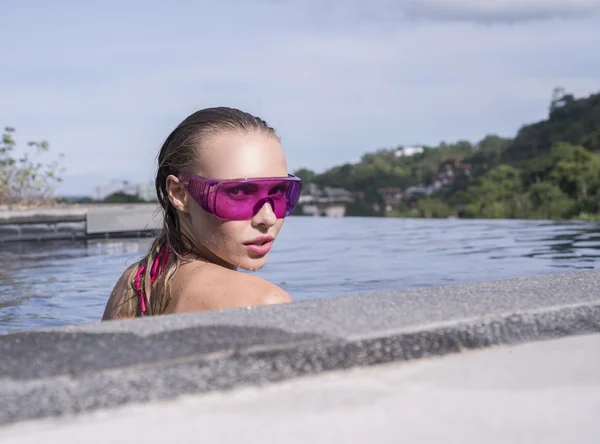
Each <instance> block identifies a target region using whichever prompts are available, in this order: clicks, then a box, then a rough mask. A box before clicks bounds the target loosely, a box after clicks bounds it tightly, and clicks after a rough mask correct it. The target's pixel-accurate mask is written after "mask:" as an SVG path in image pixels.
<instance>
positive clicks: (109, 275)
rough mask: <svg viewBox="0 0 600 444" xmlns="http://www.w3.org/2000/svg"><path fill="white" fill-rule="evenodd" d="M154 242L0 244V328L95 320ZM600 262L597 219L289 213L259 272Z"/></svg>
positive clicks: (330, 286)
mask: <svg viewBox="0 0 600 444" xmlns="http://www.w3.org/2000/svg"><path fill="white" fill-rule="evenodd" d="M150 243H151V240H150V239H142V240H140V239H131V240H129V239H127V240H93V241H77V242H75V241H73V242H71V241H69V242H48V243H21V244H16V243H15V244H5V245H0V252H1V254H0V332H1V331H14V330H25V329H36V328H42V327H48V326H58V325H69V324H80V323H85V322H96V321H98V320H99V319H100V317H101V316H102V312H103V310H104V304H105V302H106V299H107V297H108V295H109V293H110V291H111V290H112V287H113V285H114V284H115V282H116V281H117V279H118V278H119V276H120V274H121V273H122V271H123V270H124V269H125V268H126V267H127V266H128V265H129V264H131V263H132V262H133V261H134V260H136V259H138V258H139V257H141V256H142V255H143V254H144V253H145V252H146V250H147V249H148V247H149V246H150ZM598 267H600V225H598V224H593V223H579V222H569V223H554V222H539V221H506V220H501V221H496V220H457V219H443V220H426V219H391V218H390V219H366V218H365V219H363V218H344V219H328V218H306V217H299V218H295V217H291V218H289V219H288V220H287V221H286V222H285V225H284V228H283V230H282V232H281V234H280V236H279V238H278V240H277V241H276V243H275V245H274V248H273V250H272V252H271V253H270V255H269V262H268V264H267V265H266V266H265V268H264V269H262V270H260V271H258V272H257V274H258V275H260V276H262V277H264V278H265V279H268V280H270V281H272V282H274V283H276V284H278V285H280V286H282V287H283V288H284V289H286V290H287V291H288V292H289V293H290V294H291V295H292V296H293V297H294V299H296V300H302V299H312V298H325V297H333V296H339V295H342V294H350V293H359V292H366V291H375V290H391V289H406V288H411V287H421V286H430V285H444V284H451V283H461V282H473V281H484V280H495V279H505V278H512V277H521V276H532V275H539V274H548V273H557V272H565V271H569V270H577V269H589V268H598Z"/></svg>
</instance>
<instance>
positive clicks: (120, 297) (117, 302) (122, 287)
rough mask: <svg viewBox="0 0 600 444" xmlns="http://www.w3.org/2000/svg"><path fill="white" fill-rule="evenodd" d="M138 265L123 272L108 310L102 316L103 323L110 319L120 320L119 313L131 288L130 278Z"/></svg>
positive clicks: (108, 304)
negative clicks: (128, 289)
mask: <svg viewBox="0 0 600 444" xmlns="http://www.w3.org/2000/svg"><path fill="white" fill-rule="evenodd" d="M135 265H136V264H132V265H130V266H129V267H127V269H126V270H125V271H124V272H123V274H122V275H121V277H120V278H119V280H118V281H117V283H116V284H115V286H114V288H113V291H112V292H111V294H110V296H109V298H108V301H107V302H106V308H105V309H104V314H103V315H102V320H103V321H108V320H110V319H120V318H121V317H120V316H119V312H120V311H121V307H122V305H123V303H124V302H125V296H126V294H127V288H128V287H129V284H130V281H129V278H130V276H131V273H132V271H133V268H134V267H135Z"/></svg>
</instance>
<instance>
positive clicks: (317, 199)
mask: <svg viewBox="0 0 600 444" xmlns="http://www.w3.org/2000/svg"><path fill="white" fill-rule="evenodd" d="M353 200H354V197H353V196H352V193H351V192H349V191H348V190H346V189H344V188H334V187H325V188H323V189H320V188H319V187H318V186H316V185H315V184H313V183H307V184H306V185H305V186H303V187H302V195H301V196H300V202H299V203H300V207H301V210H302V213H303V214H306V215H312V216H327V217H343V216H344V215H345V214H346V206H347V205H348V203H350V202H352V201H353Z"/></svg>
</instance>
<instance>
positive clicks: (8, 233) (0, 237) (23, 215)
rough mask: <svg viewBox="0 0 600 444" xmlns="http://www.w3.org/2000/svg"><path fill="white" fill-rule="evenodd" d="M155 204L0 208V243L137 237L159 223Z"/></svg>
mask: <svg viewBox="0 0 600 444" xmlns="http://www.w3.org/2000/svg"><path fill="white" fill-rule="evenodd" d="M159 209H160V208H159V206H158V205H157V204H119V205H117V204H114V205H112V204H102V205H100V204H95V205H94V204H90V205H69V206H61V207H56V208H40V209H30V210H2V211H0V243H3V242H18V241H44V240H55V239H86V238H92V237H138V236H143V235H147V234H149V233H153V232H155V231H157V230H158V229H160V227H161V226H162V217H161V214H160V211H159Z"/></svg>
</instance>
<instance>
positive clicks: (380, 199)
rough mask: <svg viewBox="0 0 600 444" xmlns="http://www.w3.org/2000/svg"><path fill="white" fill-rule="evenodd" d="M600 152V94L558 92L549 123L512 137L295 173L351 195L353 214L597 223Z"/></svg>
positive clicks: (396, 151) (388, 153) (396, 152)
mask: <svg viewBox="0 0 600 444" xmlns="http://www.w3.org/2000/svg"><path fill="white" fill-rule="evenodd" d="M407 152H410V153H411V154H406V153H407ZM599 154H600V93H598V94H593V95H590V96H589V97H585V98H579V99H576V98H575V97H573V95H571V94H566V93H565V92H564V90H562V89H560V88H557V89H555V91H554V93H553V96H552V100H551V103H550V106H549V112H548V118H547V119H546V120H543V121H541V122H537V123H533V124H529V125H524V126H523V127H521V128H520V129H519V131H518V132H517V134H516V136H515V137H514V138H513V139H508V138H502V137H499V136H496V135H488V136H486V137H485V138H484V139H483V140H481V141H479V142H478V143H475V144H473V143H471V142H469V141H466V140H462V141H458V142H456V143H453V144H448V143H441V144H440V145H438V146H436V147H428V146H424V147H422V149H412V150H407V149H405V147H395V148H391V149H382V150H378V151H376V152H374V153H367V154H364V155H363V156H362V158H361V160H360V162H358V163H355V164H351V163H347V164H344V165H340V166H336V167H333V168H331V169H329V170H328V171H326V172H324V173H323V174H315V173H314V172H313V171H311V170H309V169H306V168H303V169H300V170H298V171H296V172H295V174H296V175H298V176H300V177H302V178H303V179H304V181H305V182H307V183H314V184H315V185H317V186H318V187H321V188H325V187H334V188H338V187H339V188H345V189H346V190H348V191H350V192H352V193H353V195H354V197H355V201H354V203H352V204H350V205H349V206H348V209H347V215H349V216H418V217H448V216H458V217H484V218H542V219H571V218H597V217H598V215H599V213H600V202H599V199H600V195H599V188H600V158H599Z"/></svg>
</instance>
